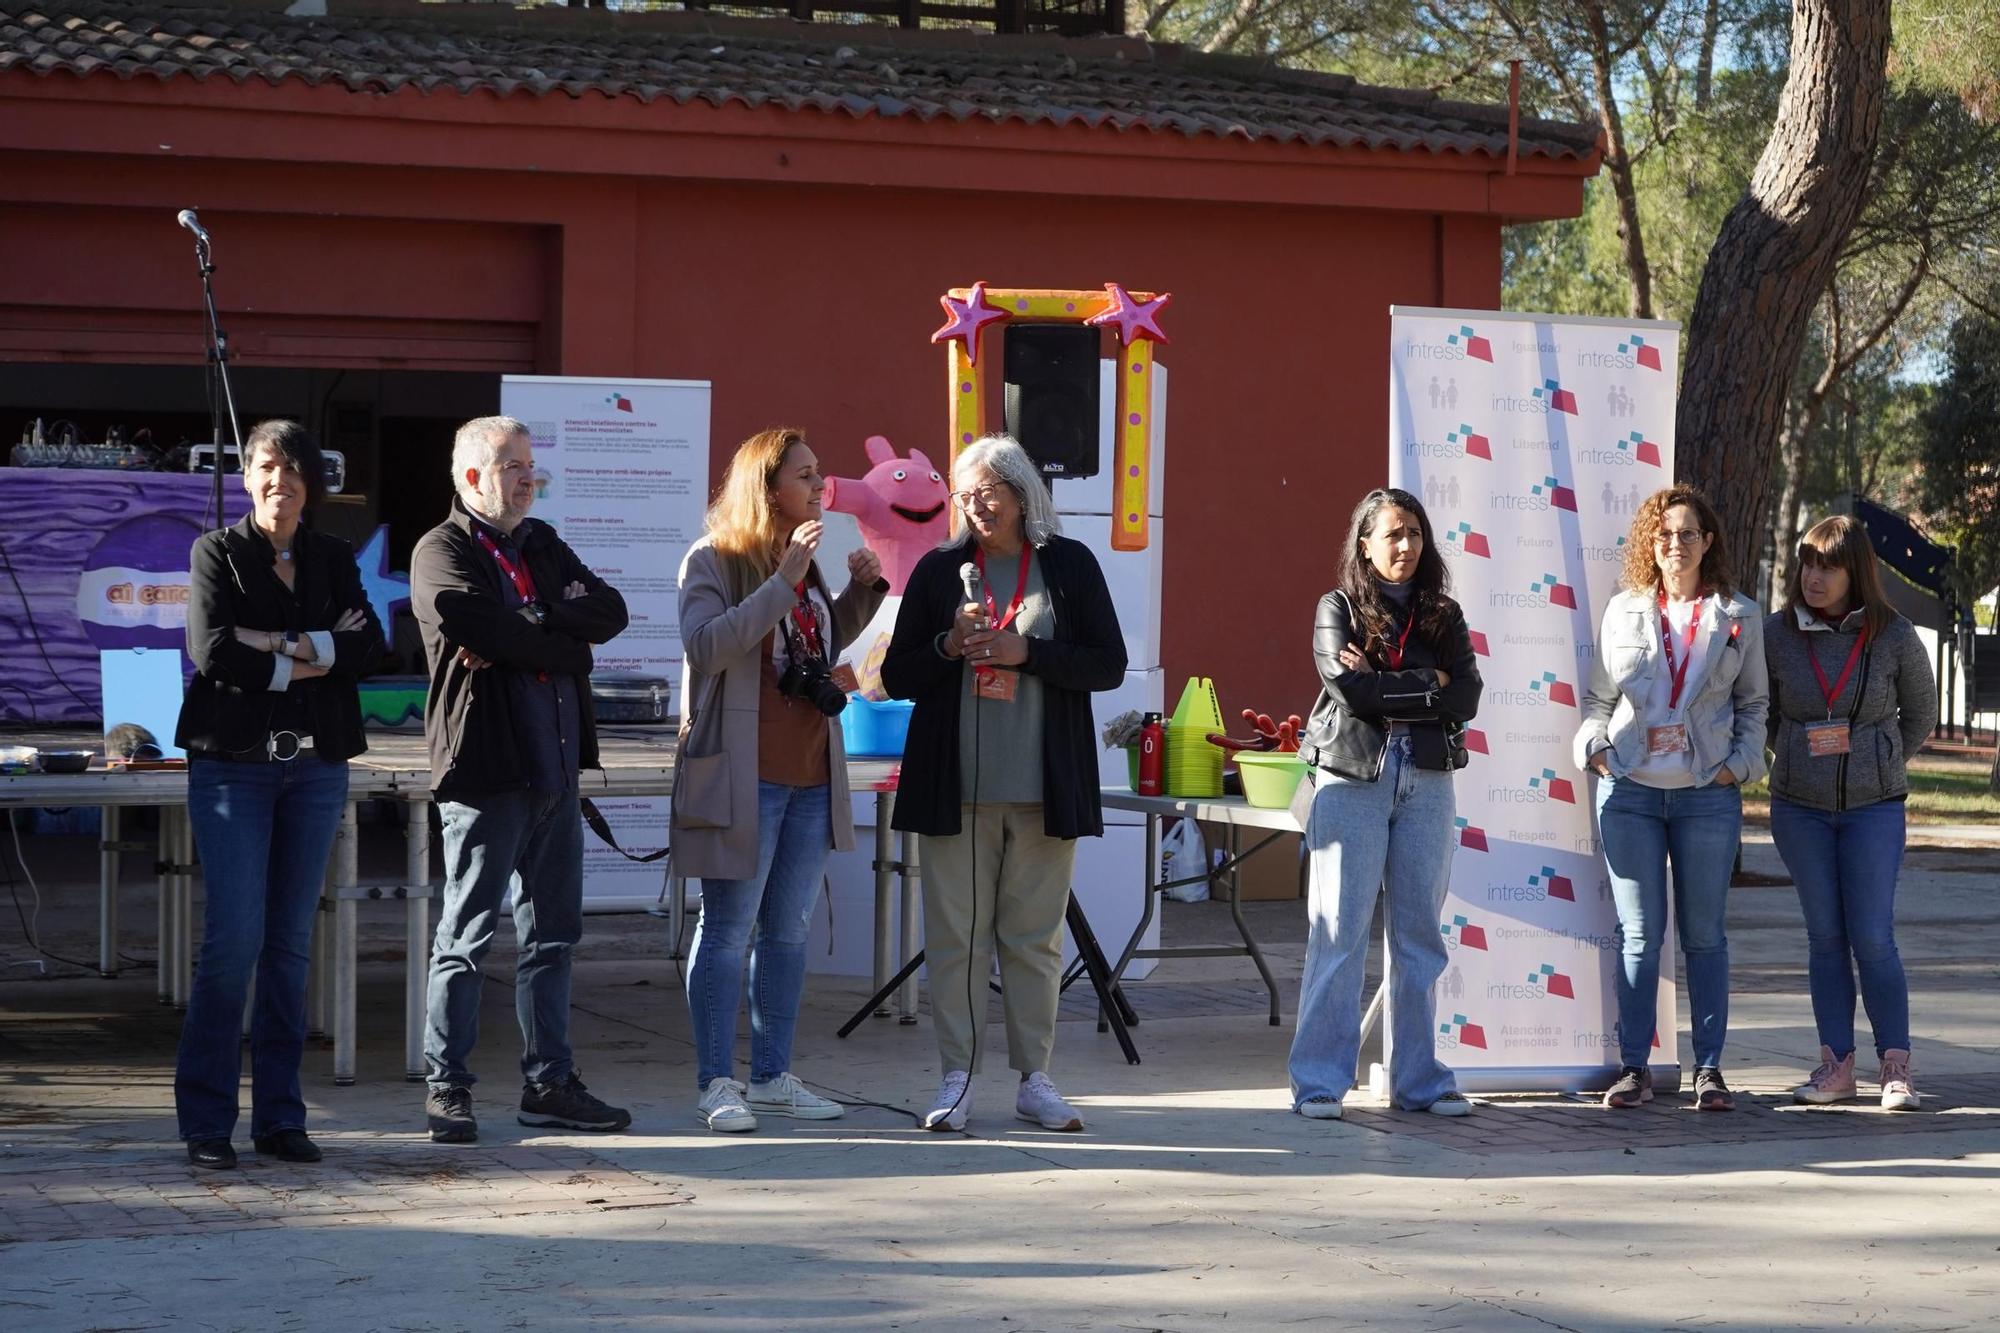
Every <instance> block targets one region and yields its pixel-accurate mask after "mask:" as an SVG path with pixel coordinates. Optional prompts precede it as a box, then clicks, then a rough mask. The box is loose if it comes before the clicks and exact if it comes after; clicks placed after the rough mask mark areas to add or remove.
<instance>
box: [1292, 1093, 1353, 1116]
mask: <svg viewBox="0 0 2000 1333" xmlns="http://www.w3.org/2000/svg"><path fill="white" fill-rule="evenodd" d="M1299 1114H1300V1115H1302V1116H1304V1117H1305V1118H1306V1119H1308V1120H1338V1119H1340V1117H1341V1114H1342V1112H1341V1106H1340V1098H1338V1097H1308V1098H1306V1099H1305V1100H1304V1101H1302V1102H1300V1103H1299Z"/></svg>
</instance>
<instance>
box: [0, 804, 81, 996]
mask: <svg viewBox="0 0 2000 1333" xmlns="http://www.w3.org/2000/svg"><path fill="white" fill-rule="evenodd" d="M7 829H8V832H10V833H12V834H13V835H14V839H15V845H16V848H17V849H16V851H15V853H14V859H15V860H20V856H21V854H20V851H19V850H18V840H19V838H20V833H19V831H18V830H16V829H15V828H14V812H13V811H12V810H9V811H8V812H7ZM0 871H5V872H6V875H7V896H8V897H9V898H12V899H13V900H14V916H15V917H16V918H17V919H18V920H19V921H20V923H21V938H22V939H24V940H26V941H27V942H28V947H29V948H30V949H33V950H34V951H35V953H36V954H38V955H39V956H41V957H43V958H46V959H48V960H49V961H50V962H52V963H61V964H62V965H63V966H64V967H74V968H80V969H82V970H83V971H85V972H95V971H96V970H97V965H96V964H95V963H79V962H77V961H76V959H74V958H65V957H63V956H62V955H61V954H58V953H51V952H49V951H48V950H47V949H44V948H43V947H42V942H41V940H40V939H38V938H37V937H36V932H35V929H34V927H32V926H30V925H29V924H28V913H27V912H26V910H25V909H23V908H22V906H21V886H20V883H19V881H17V880H16V879H15V878H14V868H13V867H12V866H10V865H8V864H7V856H6V849H5V848H0ZM21 873H22V874H24V875H25V874H27V873H28V863H27V862H26V861H21Z"/></svg>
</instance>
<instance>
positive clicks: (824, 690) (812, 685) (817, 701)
mask: <svg viewBox="0 0 2000 1333" xmlns="http://www.w3.org/2000/svg"><path fill="white" fill-rule="evenodd" d="M778 693H780V694H782V695H785V696H787V697H788V698H793V699H804V700H805V701H806V702H807V703H809V704H811V705H812V706H813V707H815V708H817V709H819V711H820V712H822V713H824V714H826V715H827V716H828V717H837V716H839V714H840V710H841V709H843V708H845V707H847V695H846V693H845V692H844V691H843V690H842V689H841V688H840V686H838V685H836V684H834V683H833V676H832V673H831V672H830V671H829V670H828V668H827V665H826V663H824V662H822V661H820V659H819V658H817V657H794V658H792V660H791V663H790V665H788V666H787V667H786V668H785V674H784V675H782V676H780V677H779V678H778Z"/></svg>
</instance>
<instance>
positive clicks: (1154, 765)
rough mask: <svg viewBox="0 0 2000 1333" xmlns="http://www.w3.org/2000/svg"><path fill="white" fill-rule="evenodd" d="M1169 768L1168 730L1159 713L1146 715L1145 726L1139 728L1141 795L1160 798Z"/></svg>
mask: <svg viewBox="0 0 2000 1333" xmlns="http://www.w3.org/2000/svg"><path fill="white" fill-rule="evenodd" d="M1166 767H1167V729H1166V727H1165V726H1164V725H1163V724H1162V723H1161V721H1160V715H1159V714H1158V713H1148V714H1146V720H1145V723H1144V725H1142V726H1141V727H1140V728H1139V794H1140V795H1141V796H1158V795H1160V794H1161V792H1162V790H1163V787H1162V784H1161V782H1160V778H1161V776H1162V775H1163V774H1164V773H1165V772H1166Z"/></svg>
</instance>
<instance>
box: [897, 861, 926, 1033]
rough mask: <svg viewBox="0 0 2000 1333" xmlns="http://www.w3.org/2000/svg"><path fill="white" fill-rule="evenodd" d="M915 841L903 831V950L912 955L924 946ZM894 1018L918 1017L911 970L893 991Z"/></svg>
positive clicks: (906, 1020)
mask: <svg viewBox="0 0 2000 1333" xmlns="http://www.w3.org/2000/svg"><path fill="white" fill-rule="evenodd" d="M917 841H918V835H917V834H915V833H905V834H904V835H903V857H902V860H903V869H902V871H901V876H902V882H903V953H904V954H905V955H906V956H911V955H914V954H915V953H916V952H917V950H919V949H921V948H923V947H924V943H923V939H922V936H921V934H920V931H921V927H920V926H919V925H918V921H917V910H918V908H919V907H920V906H921V905H922V902H923V892H924V873H923V868H922V866H921V865H919V864H918V856H917ZM896 1021H897V1022H898V1023H901V1024H904V1025H906V1026H907V1025H909V1024H913V1023H915V1022H916V1021H917V977H916V973H914V972H912V973H911V974H910V978H909V980H907V981H905V982H904V983H903V987H902V989H901V990H899V991H897V992H896Z"/></svg>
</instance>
